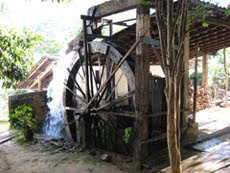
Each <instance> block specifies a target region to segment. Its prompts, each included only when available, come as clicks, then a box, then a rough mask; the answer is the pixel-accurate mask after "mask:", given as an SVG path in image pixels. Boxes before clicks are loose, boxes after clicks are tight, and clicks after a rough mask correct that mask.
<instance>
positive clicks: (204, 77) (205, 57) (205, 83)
mask: <svg viewBox="0 0 230 173" xmlns="http://www.w3.org/2000/svg"><path fill="white" fill-rule="evenodd" d="M202 86H205V87H208V55H207V54H204V55H203V59H202Z"/></svg>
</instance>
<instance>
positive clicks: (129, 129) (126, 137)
mask: <svg viewBox="0 0 230 173" xmlns="http://www.w3.org/2000/svg"><path fill="white" fill-rule="evenodd" d="M132 131H133V128H132V127H127V128H125V133H124V135H123V136H122V138H123V141H124V142H125V143H126V144H127V143H128V142H129V137H130V134H131V133H132Z"/></svg>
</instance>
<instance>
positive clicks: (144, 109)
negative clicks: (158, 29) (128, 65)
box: [134, 5, 150, 169]
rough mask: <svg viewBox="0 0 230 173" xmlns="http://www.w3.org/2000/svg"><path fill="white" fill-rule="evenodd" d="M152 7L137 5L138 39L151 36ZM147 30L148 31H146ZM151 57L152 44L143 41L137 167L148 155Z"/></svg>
mask: <svg viewBox="0 0 230 173" xmlns="http://www.w3.org/2000/svg"><path fill="white" fill-rule="evenodd" d="M149 13H150V9H149V7H147V6H143V5H139V6H138V7H137V23H136V39H137V40H138V39H139V38H140V37H141V36H142V35H143V34H144V36H145V37H147V36H150V15H149ZM146 31H147V32H146ZM149 59H150V46H149V45H147V44H145V43H143V42H141V43H140V44H139V45H138V46H137V47H136V59H135V102H136V104H135V112H136V121H135V131H136V135H135V137H136V139H135V145H134V160H135V168H136V169H140V168H141V162H142V160H143V158H144V157H146V156H147V155H148V145H142V142H141V141H143V140H147V139H148V133H149V127H148V123H149V122H148V112H149Z"/></svg>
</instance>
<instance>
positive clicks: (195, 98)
mask: <svg viewBox="0 0 230 173" xmlns="http://www.w3.org/2000/svg"><path fill="white" fill-rule="evenodd" d="M197 49H198V46H197ZM197 52H198V50H197ZM197 59H198V54H196V59H195V75H194V93H193V122H194V123H195V122H196V105H197V104H196V101H197V64H198V60H197Z"/></svg>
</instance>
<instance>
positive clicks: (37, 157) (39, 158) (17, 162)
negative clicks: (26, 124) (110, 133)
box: [0, 141, 125, 173]
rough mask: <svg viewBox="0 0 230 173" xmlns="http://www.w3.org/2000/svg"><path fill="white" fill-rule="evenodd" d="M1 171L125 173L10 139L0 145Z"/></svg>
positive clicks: (97, 162) (101, 163) (16, 172)
mask: <svg viewBox="0 0 230 173" xmlns="http://www.w3.org/2000/svg"><path fill="white" fill-rule="evenodd" d="M0 172H1V173H125V172H124V171H121V170H119V169H118V168H117V167H115V166H114V165H112V164H109V163H106V162H101V161H98V160H94V159H93V158H92V157H90V156H81V157H79V156H77V154H74V153H57V154H50V153H47V152H38V151H32V149H30V148H24V147H21V146H18V145H17V144H15V143H14V142H12V141H9V142H7V143H5V144H2V145H0Z"/></svg>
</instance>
